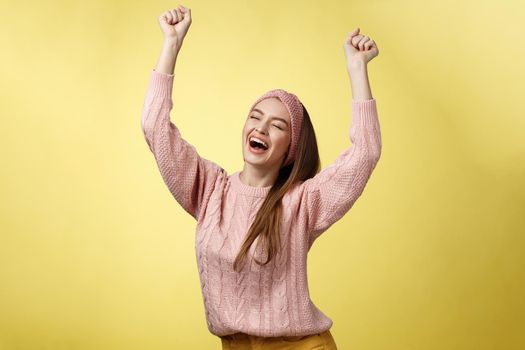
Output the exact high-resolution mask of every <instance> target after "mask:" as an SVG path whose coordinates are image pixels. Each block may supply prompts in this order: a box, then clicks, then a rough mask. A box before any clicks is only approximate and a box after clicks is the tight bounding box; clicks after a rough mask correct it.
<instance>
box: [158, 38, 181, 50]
mask: <svg viewBox="0 0 525 350" xmlns="http://www.w3.org/2000/svg"><path fill="white" fill-rule="evenodd" d="M181 44H182V43H180V42H179V40H178V39H177V38H168V37H166V38H164V41H163V42H162V46H164V47H165V48H167V49H171V50H175V51H177V52H178V51H179V50H180V48H181Z"/></svg>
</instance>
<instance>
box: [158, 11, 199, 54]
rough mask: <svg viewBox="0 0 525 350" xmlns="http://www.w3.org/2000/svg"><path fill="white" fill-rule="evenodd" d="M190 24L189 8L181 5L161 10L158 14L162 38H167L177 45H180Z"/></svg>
mask: <svg viewBox="0 0 525 350" xmlns="http://www.w3.org/2000/svg"><path fill="white" fill-rule="evenodd" d="M190 24H191V10H190V9H189V8H186V7H184V6H182V5H179V7H177V8H175V9H171V10H168V11H166V12H163V13H162V14H161V15H160V16H159V25H160V29H161V30H162V34H163V35H164V39H165V40H166V39H169V40H171V41H173V42H174V43H175V44H177V45H182V42H183V40H184V37H185V36H186V33H187V32H188V29H189V28H190Z"/></svg>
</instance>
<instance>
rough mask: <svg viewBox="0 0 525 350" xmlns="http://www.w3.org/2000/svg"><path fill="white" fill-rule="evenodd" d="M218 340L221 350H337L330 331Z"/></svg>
mask: <svg viewBox="0 0 525 350" xmlns="http://www.w3.org/2000/svg"><path fill="white" fill-rule="evenodd" d="M220 338H221V342H222V349H223V350H314V349H315V350H337V346H336V345H335V341H334V338H333V337H332V333H330V330H326V331H324V332H322V333H316V334H310V335H304V336H280V337H258V336H255V335H250V334H246V333H235V334H231V335H225V336H222V337H220Z"/></svg>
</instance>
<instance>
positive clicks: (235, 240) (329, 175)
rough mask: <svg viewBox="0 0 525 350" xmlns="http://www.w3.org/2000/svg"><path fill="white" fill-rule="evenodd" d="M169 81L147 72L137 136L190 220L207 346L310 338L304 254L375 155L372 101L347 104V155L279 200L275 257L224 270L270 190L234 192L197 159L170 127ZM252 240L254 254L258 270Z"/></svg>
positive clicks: (236, 183) (237, 188)
mask: <svg viewBox="0 0 525 350" xmlns="http://www.w3.org/2000/svg"><path fill="white" fill-rule="evenodd" d="M173 78H174V74H165V73H160V72H157V71H155V70H153V71H152V72H151V78H150V81H149V86H148V89H147V92H146V96H145V99H144V107H143V111H142V130H143V132H144V136H145V139H146V142H147V144H148V146H149V148H150V150H151V151H152V152H153V155H154V157H155V160H156V163H157V166H158V169H159V171H160V174H161V176H162V178H163V180H164V183H165V184H166V186H167V187H168V189H169V191H170V192H171V194H172V195H173V197H174V198H175V200H177V202H178V203H179V204H180V205H181V206H182V208H184V210H185V211H186V212H188V213H189V214H190V215H191V216H193V217H194V218H195V219H196V220H197V227H196V235H195V252H196V260H197V267H198V270H199V275H200V282H201V288H202V297H203V301H204V307H205V310H206V320H207V323H208V329H209V331H210V332H211V333H212V334H214V335H217V336H223V335H228V334H232V333H236V332H244V333H248V334H252V335H257V336H263V337H277V336H300V335H308V334H314V333H320V332H323V331H325V330H327V329H329V328H330V327H331V326H332V323H333V322H332V320H331V319H330V318H329V317H327V316H326V315H325V314H324V313H323V312H322V311H321V310H319V309H318V308H317V307H316V306H315V304H314V303H313V302H312V300H311V299H310V295H309V291H308V279H307V264H306V260H307V254H308V251H309V250H310V248H311V246H312V244H313V242H314V240H315V239H316V238H317V237H319V236H320V235H321V233H323V232H324V231H326V230H327V229H328V228H329V227H330V226H331V225H332V224H333V223H335V222H336V221H337V220H339V219H340V218H341V217H343V215H344V214H345V213H346V212H348V210H349V209H350V208H351V207H352V205H353V204H354V202H355V201H356V200H357V198H358V197H359V196H360V195H361V193H362V192H363V189H364V187H365V185H366V183H367V181H368V179H369V178H370V175H371V174H372V171H373V170H374V168H375V166H376V163H377V161H378V160H379V156H380V153H381V133H380V128H379V121H378V117H377V109H376V101H375V99H370V100H366V101H355V100H352V124H351V127H350V128H349V137H350V140H351V141H352V146H349V147H348V148H347V149H346V150H344V151H343V152H342V153H341V154H340V155H339V156H338V157H337V159H336V160H335V162H334V163H333V164H331V165H329V166H327V167H325V168H324V169H322V170H321V171H320V172H319V173H318V174H317V175H316V176H315V177H313V178H311V179H308V180H306V181H304V182H301V183H299V184H298V185H297V186H295V187H294V188H293V189H292V190H290V191H289V192H288V193H287V194H286V195H285V196H284V197H283V199H282V203H283V208H284V211H283V221H282V226H281V227H282V229H281V237H282V238H281V250H280V252H279V253H278V254H277V256H275V257H274V258H273V259H272V260H271V261H270V263H268V264H267V265H266V266H260V265H258V264H257V263H255V262H253V259H248V260H246V262H247V263H246V264H245V265H244V267H243V270H242V271H241V272H235V271H234V270H233V261H234V260H235V257H236V255H237V253H238V251H239V249H240V247H241V245H242V243H243V238H244V236H245V234H246V233H247V230H248V228H249V227H250V224H251V223H252V222H253V220H254V218H255V214H256V213H257V210H258V209H259V207H260V205H261V204H262V201H263V199H264V197H265V196H266V194H267V193H268V191H269V190H270V186H267V187H253V186H249V185H246V184H244V183H243V182H242V181H241V180H240V178H239V172H235V173H233V174H230V175H228V173H227V172H226V171H225V170H224V169H223V168H222V167H220V166H219V165H218V164H216V163H214V162H212V161H210V160H207V159H205V158H203V157H201V156H200V155H199V154H198V153H197V150H196V149H195V147H194V146H192V145H191V144H190V143H188V142H187V141H186V140H184V139H183V138H182V136H181V133H180V131H179V129H178V128H177V126H175V124H173V123H172V122H171V121H170V111H171V109H172V107H173V102H172V99H171V93H172V88H173ZM257 241H258V240H255V242H254V243H253V244H252V246H251V249H250V255H249V256H250V257H252V256H253V255H254V254H256V256H257V257H258V260H260V261H261V260H262V261H264V260H265V258H264V255H261V253H260V248H258V249H257V251H255V247H256V244H257ZM261 246H262V245H261Z"/></svg>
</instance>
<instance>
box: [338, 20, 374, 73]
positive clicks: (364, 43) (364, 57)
mask: <svg viewBox="0 0 525 350" xmlns="http://www.w3.org/2000/svg"><path fill="white" fill-rule="evenodd" d="M343 48H344V50H345V56H346V67H347V68H348V69H351V68H353V67H355V66H358V65H362V64H363V63H364V64H365V65H366V64H367V63H368V62H369V61H370V60H371V59H372V58H374V57H376V56H377V55H379V50H378V49H377V45H376V43H375V42H374V40H372V39H370V38H369V37H368V36H366V35H361V34H359V27H357V28H356V29H354V30H353V31H352V32H350V33H348V36H347V37H346V39H345V41H344V44H343Z"/></svg>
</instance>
